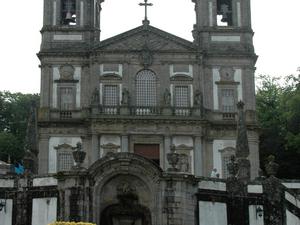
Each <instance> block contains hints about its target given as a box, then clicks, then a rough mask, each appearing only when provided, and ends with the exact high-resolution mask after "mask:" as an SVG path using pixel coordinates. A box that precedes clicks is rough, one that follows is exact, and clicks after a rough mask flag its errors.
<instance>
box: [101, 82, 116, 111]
mask: <svg viewBox="0 0 300 225" xmlns="http://www.w3.org/2000/svg"><path fill="white" fill-rule="evenodd" d="M119 92H120V91H119V85H104V87H103V106H104V113H106V114H117V111H118V106H119V102H120V100H119V96H120V93H119Z"/></svg>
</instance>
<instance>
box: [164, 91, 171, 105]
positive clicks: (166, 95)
mask: <svg viewBox="0 0 300 225" xmlns="http://www.w3.org/2000/svg"><path fill="white" fill-rule="evenodd" d="M164 104H165V106H170V105H171V93H170V90H169V89H168V88H166V90H165V93H164Z"/></svg>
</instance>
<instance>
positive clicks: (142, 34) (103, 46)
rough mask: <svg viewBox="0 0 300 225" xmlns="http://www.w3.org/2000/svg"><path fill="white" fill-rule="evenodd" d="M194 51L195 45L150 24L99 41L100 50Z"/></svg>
mask: <svg viewBox="0 0 300 225" xmlns="http://www.w3.org/2000/svg"><path fill="white" fill-rule="evenodd" d="M145 48H147V49H148V50H150V51H194V50H195V49H196V48H195V45H194V44H193V43H192V42H190V41H187V40H185V39H182V38H180V37H177V36H175V35H172V34H170V33H168V32H165V31H162V30H160V29H158V28H155V27H152V26H140V27H137V28H135V29H133V30H130V31H127V32H125V33H122V34H119V35H117V36H114V37H112V38H109V39H106V40H104V41H101V42H100V45H99V46H97V50H100V51H101V50H102V51H141V50H144V49H145Z"/></svg>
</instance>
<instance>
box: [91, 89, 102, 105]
mask: <svg viewBox="0 0 300 225" xmlns="http://www.w3.org/2000/svg"><path fill="white" fill-rule="evenodd" d="M99 103H100V94H99V89H98V88H95V89H94V91H93V93H92V99H91V104H92V105H98V104H99Z"/></svg>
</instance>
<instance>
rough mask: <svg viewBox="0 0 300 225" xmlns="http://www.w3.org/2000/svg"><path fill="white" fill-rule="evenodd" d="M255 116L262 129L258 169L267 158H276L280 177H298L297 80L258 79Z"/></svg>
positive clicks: (299, 117) (299, 123)
mask: <svg viewBox="0 0 300 225" xmlns="http://www.w3.org/2000/svg"><path fill="white" fill-rule="evenodd" d="M258 80H259V81H260V84H259V86H258V88H257V95H256V102H257V116H258V122H259V124H260V127H261V134H260V158H261V167H262V168H263V165H264V163H265V159H266V158H267V156H268V155H270V154H272V155H274V156H276V158H277V161H278V163H279V164H280V167H281V170H280V172H279V174H278V176H279V177H280V178H300V164H299V160H300V150H299V148H300V85H299V78H297V77H295V76H292V75H291V76H288V77H286V79H285V82H284V83H283V84H281V82H280V79H279V78H271V77H270V76H260V77H259V79H258Z"/></svg>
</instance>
